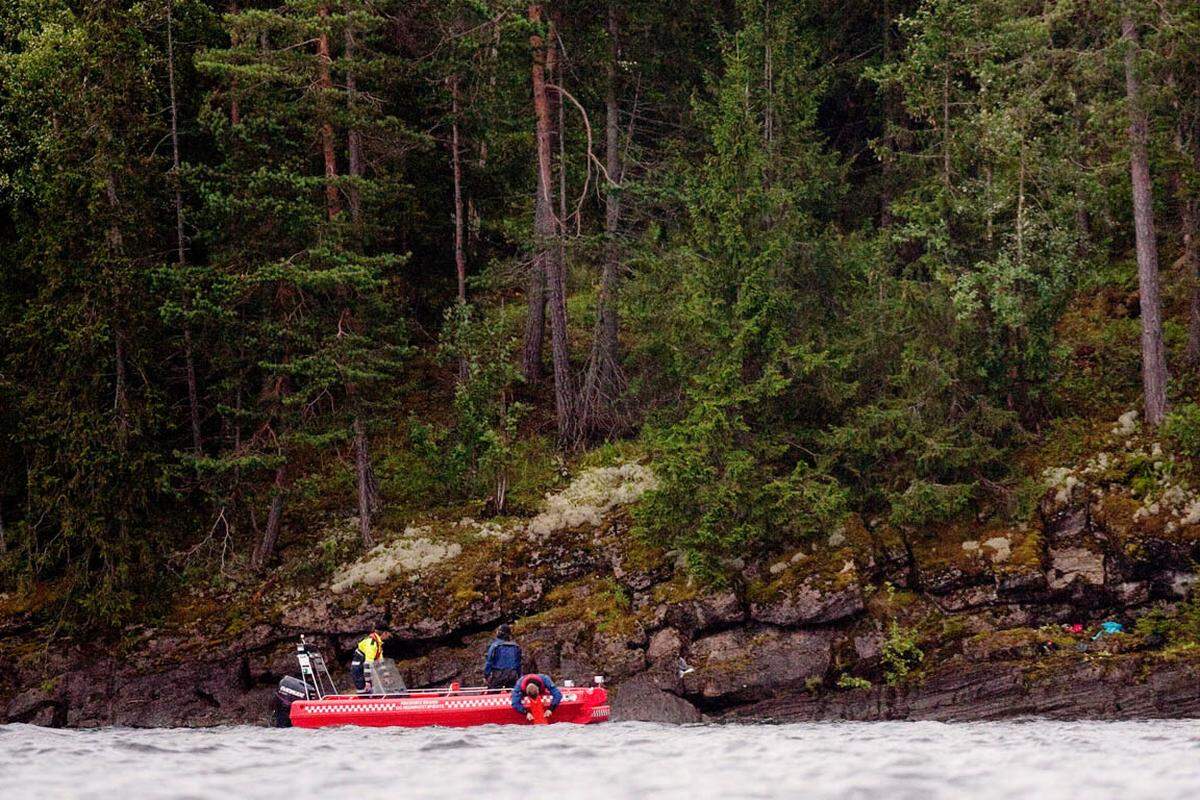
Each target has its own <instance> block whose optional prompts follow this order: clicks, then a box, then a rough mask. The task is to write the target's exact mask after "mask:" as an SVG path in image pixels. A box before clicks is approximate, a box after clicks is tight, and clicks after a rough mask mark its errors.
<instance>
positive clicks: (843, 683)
mask: <svg viewBox="0 0 1200 800" xmlns="http://www.w3.org/2000/svg"><path fill="white" fill-rule="evenodd" d="M837 687H838V688H839V689H870V688H871V682H870V681H869V680H867V679H866V678H856V677H855V676H853V675H850V674H847V673H845V672H843V673H842V674H841V675H839V676H838V679H837Z"/></svg>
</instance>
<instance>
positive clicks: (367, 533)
mask: <svg viewBox="0 0 1200 800" xmlns="http://www.w3.org/2000/svg"><path fill="white" fill-rule="evenodd" d="M354 465H355V471H356V472H357V473H358V531H359V534H360V535H361V536H362V543H363V549H364V550H369V549H370V548H372V547H374V546H375V538H374V537H373V536H372V535H371V512H372V510H373V509H374V506H375V501H374V497H373V494H374V493H373V492H372V483H373V481H372V476H371V460H370V458H369V457H368V454H367V432H366V429H365V428H364V427H363V424H362V420H361V419H360V418H359V417H358V416H355V417H354Z"/></svg>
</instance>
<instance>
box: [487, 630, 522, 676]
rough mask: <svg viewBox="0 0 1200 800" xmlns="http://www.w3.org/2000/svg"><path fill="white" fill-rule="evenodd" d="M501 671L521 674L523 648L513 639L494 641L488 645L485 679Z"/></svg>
mask: <svg viewBox="0 0 1200 800" xmlns="http://www.w3.org/2000/svg"><path fill="white" fill-rule="evenodd" d="M500 670H512V671H513V672H515V673H517V674H518V675H520V674H521V648H520V646H519V645H518V644H517V643H516V642H514V641H513V640H511V639H494V640H492V643H491V644H490V645H488V649H487V657H486V658H484V661H483V677H485V678H486V677H487V676H489V675H491V674H492V673H493V672H498V671H500Z"/></svg>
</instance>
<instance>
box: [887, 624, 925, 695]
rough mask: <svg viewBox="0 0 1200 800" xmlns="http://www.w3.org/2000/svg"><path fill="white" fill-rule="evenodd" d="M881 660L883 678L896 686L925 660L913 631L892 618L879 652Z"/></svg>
mask: <svg viewBox="0 0 1200 800" xmlns="http://www.w3.org/2000/svg"><path fill="white" fill-rule="evenodd" d="M879 656H880V660H881V661H882V662H883V679H884V681H886V682H887V685H888V686H898V685H900V684H901V683H903V682H904V679H905V678H907V677H908V676H909V674H910V673H911V672H912V671H913V670H915V669H916V668H917V667H919V666H921V664H922V663H923V662H924V661H925V653H924V651H922V650H921V648H920V646H919V645H918V644H917V635H916V632H915V631H912V630H909V629H908V628H905V627H903V626H901V625H900V623H898V622H896V620H892V622H891V624H890V625H889V626H888V635H887V639H886V640H884V643H883V648H882V649H881V650H880V653H879Z"/></svg>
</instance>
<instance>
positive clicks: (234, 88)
mask: <svg viewBox="0 0 1200 800" xmlns="http://www.w3.org/2000/svg"><path fill="white" fill-rule="evenodd" d="M229 13H230V14H236V13H238V4H237V2H236V0H235V1H234V2H231V3H230V4H229ZM229 42H230V44H232V45H233V46H234V47H235V48H236V47H237V46H238V35H237V34H236V33H231V34H230V37H229ZM229 123H230V124H231V125H240V124H241V123H242V110H241V108H240V106H239V105H238V79H237V77H236V76H235V77H234V78H233V80H231V81H230V82H229Z"/></svg>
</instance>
